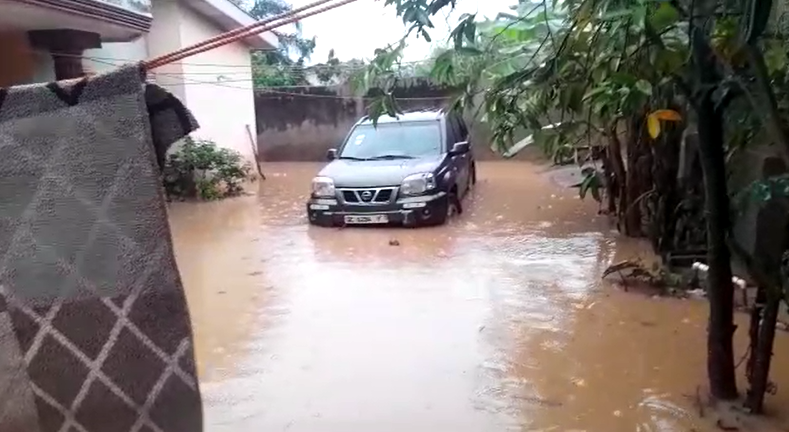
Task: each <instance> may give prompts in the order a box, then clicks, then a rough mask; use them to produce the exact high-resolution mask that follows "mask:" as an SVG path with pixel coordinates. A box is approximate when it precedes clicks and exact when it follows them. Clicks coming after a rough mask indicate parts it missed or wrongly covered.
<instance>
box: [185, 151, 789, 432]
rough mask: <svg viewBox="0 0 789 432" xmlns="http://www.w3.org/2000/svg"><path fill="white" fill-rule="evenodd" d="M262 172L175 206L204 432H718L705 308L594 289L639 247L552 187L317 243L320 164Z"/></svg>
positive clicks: (491, 182) (493, 175)
mask: <svg viewBox="0 0 789 432" xmlns="http://www.w3.org/2000/svg"><path fill="white" fill-rule="evenodd" d="M264 169H265V171H266V173H267V175H268V178H269V179H268V180H267V181H265V182H262V183H260V184H259V185H256V186H255V187H256V188H258V187H259V188H258V189H259V190H258V193H257V194H256V195H255V196H249V197H243V198H238V199H232V200H226V201H223V202H217V203H209V204H175V205H173V206H172V207H171V215H170V217H171V221H172V226H173V235H174V237H175V246H176V255H177V259H178V264H179V267H180V270H181V273H182V274H183V278H184V282H185V286H186V290H187V296H188V300H189V305H190V310H191V313H192V320H193V322H194V325H195V336H196V346H197V360H198V366H199V373H200V378H201V382H202V389H203V395H204V401H205V419H206V424H207V429H206V430H207V431H210V432H214V431H233V432H247V431H249V432H260V431H310V432H322V431H327V432H329V431H330V432H356V431H358V432H372V431H375V432H386V431H398V432H400V431H409V432H439V431H452V432H472V431H473V432H495V431H520V430H529V431H595V432H596V431H599V432H616V431H707V430H712V429H711V428H709V426H708V425H707V424H706V423H705V420H702V419H699V416H698V414H699V413H698V408H696V407H695V406H694V398H695V394H696V392H697V390H696V389H697V386H698V385H700V384H703V383H704V377H705V369H704V368H705V348H704V346H705V345H704V344H705V342H704V341H705V324H706V308H705V305H704V303H702V302H696V301H689V300H675V299H654V298H649V297H647V296H643V295H634V294H628V293H624V292H621V291H620V290H618V289H617V288H615V287H612V286H610V285H608V284H606V283H603V282H601V281H600V275H601V272H602V271H603V269H605V267H606V266H607V265H608V264H610V263H611V262H612V261H613V260H617V259H620V258H621V257H622V256H630V255H631V254H632V253H633V250H634V248H633V245H632V244H628V243H626V242H623V241H617V238H616V235H615V234H614V233H613V232H612V231H611V229H610V227H609V226H608V224H607V222H606V221H605V220H604V219H602V218H600V217H598V216H597V215H596V210H597V206H596V205H595V204H594V203H593V202H581V201H579V200H578V199H577V198H576V193H577V192H576V191H575V190H573V189H567V188H560V187H558V186H557V181H555V180H556V178H557V177H556V175H555V174H554V175H551V174H546V173H544V172H542V171H543V170H544V169H543V168H540V167H537V166H535V165H531V164H528V163H516V162H490V163H484V164H480V167H479V169H480V172H479V178H480V181H479V183H478V186H477V188H476V189H475V191H474V192H473V196H471V197H470V199H469V200H468V201H467V203H466V212H465V213H464V214H463V215H462V216H461V217H460V218H459V219H457V220H456V221H455V222H454V223H452V224H450V225H447V226H444V227H439V228H426V229H418V230H408V229H350V228H349V229H342V230H340V229H325V228H316V227H308V226H307V223H306V218H305V214H304V213H305V211H304V204H303V203H304V199H305V196H306V193H307V190H308V186H309V181H310V179H311V177H312V176H313V175H314V173H315V172H316V171H317V169H318V165H313V164H276V165H268V166H265V167H264ZM395 239H396V240H397V241H398V242H399V246H392V245H390V240H395ZM740 324H741V329H742V328H744V325H745V322H744V320H741V323H740ZM738 333H739V334H740V335H739V336H740V339H741V338H742V336H744V333H745V332H744V331H743V330H740V331H739V332H738ZM786 339H787V338H786V335H784V334H780V335H779V340H778V341H777V342H778V347H777V349H776V358H777V359H784V360H782V361H783V362H785V359H787V358H789V344H787V340H786ZM743 342H744V341H742V340H738V356H739V355H740V354H741V353H742V352H743V345H744V344H743ZM775 369H776V370H775V373H774V374H773V375H774V381H776V383H777V384H778V387H779V392H778V395H777V396H771V397H769V399H768V409H769V410H771V411H772V412H773V413H774V414H776V415H777V416H778V421H779V423H783V424H789V422H787V420H786V419H785V418H783V417H782V415H781V414H780V413H779V412H778V410H777V409H776V407H779V406H783V407H786V406H789V403H787V402H789V398H787V396H786V395H787V393H789V390H785V389H784V388H782V384H783V383H789V370H787V368H783V367H782V366H781V365H776V366H775ZM741 388H743V386H742V385H741Z"/></svg>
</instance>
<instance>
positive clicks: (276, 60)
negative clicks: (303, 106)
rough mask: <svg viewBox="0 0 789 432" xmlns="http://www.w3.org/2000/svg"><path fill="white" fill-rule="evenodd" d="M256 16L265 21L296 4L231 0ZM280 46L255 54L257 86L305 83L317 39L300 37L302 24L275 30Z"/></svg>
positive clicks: (253, 73) (253, 70) (265, 0)
mask: <svg viewBox="0 0 789 432" xmlns="http://www.w3.org/2000/svg"><path fill="white" fill-rule="evenodd" d="M231 1H233V3H235V4H236V5H237V6H238V7H240V8H241V9H244V10H245V11H246V12H247V13H249V14H250V15H251V16H252V17H253V18H255V19H258V20H262V19H266V18H271V17H273V16H276V15H280V14H283V13H285V12H290V11H291V10H293V7H292V6H291V5H290V4H289V3H287V2H285V1H284V0H231ZM274 34H276V35H277V38H278V39H279V47H278V48H277V49H276V50H272V51H255V52H253V53H252V80H253V83H254V86H255V87H275V86H290V85H304V84H306V81H305V78H304V62H305V61H306V60H309V58H310V56H311V55H312V52H313V51H314V50H315V38H314V37H313V38H310V39H306V38H303V37H302V36H301V25H300V23H298V22H297V23H296V33H282V32H274Z"/></svg>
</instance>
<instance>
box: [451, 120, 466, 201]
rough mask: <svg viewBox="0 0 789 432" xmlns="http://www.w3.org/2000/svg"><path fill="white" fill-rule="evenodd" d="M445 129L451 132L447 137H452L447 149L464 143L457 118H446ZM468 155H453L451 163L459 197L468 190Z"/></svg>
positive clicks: (464, 138)
mask: <svg viewBox="0 0 789 432" xmlns="http://www.w3.org/2000/svg"><path fill="white" fill-rule="evenodd" d="M447 129H448V130H449V131H451V135H450V134H449V133H448V134H447V137H448V138H449V137H450V136H451V137H452V140H451V141H449V142H450V143H451V144H449V148H452V145H453V144H455V143H456V142H461V141H465V140H466V137H465V136H464V134H463V130H462V128H461V124H460V122H459V121H458V117H457V116H455V115H449V116H447ZM469 155H470V153H465V154H461V155H455V156H454V157H453V160H452V163H453V164H454V168H455V170H456V173H457V184H458V192H459V193H460V195H461V196H462V195H464V194H465V193H466V192H467V191H468V189H469V186H470V185H469V181H470V175H469V173H470V169H469V166H470V165H471V164H470V159H469Z"/></svg>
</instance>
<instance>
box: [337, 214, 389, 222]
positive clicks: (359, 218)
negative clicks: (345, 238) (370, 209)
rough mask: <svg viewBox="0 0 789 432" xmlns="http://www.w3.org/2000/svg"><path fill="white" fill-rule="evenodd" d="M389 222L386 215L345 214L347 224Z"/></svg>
mask: <svg viewBox="0 0 789 432" xmlns="http://www.w3.org/2000/svg"><path fill="white" fill-rule="evenodd" d="M388 222H389V217H388V216H387V215H348V216H345V223H347V224H385V223H388Z"/></svg>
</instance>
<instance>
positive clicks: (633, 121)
mask: <svg viewBox="0 0 789 432" xmlns="http://www.w3.org/2000/svg"><path fill="white" fill-rule="evenodd" d="M644 121H646V119H645V118H644V116H643V115H641V113H636V114H633V115H631V116H630V118H629V119H628V121H627V123H628V124H627V149H626V152H627V190H625V194H626V195H627V204H628V205H627V208H623V209H622V210H621V211H622V212H624V224H625V233H626V234H627V235H628V236H630V237H641V236H642V235H643V232H642V230H641V206H640V205H639V203H638V200H639V199H640V198H641V195H642V194H643V193H644V192H646V189H644V188H643V183H644V182H643V180H644V178H643V177H644V176H647V175H649V174H650V173H649V172H643V171H642V170H639V169H638V168H639V167H640V165H642V164H641V157H642V156H643V149H642V148H641V146H642V138H643V133H642V130H643V127H642V124H641V123H642V122H644Z"/></svg>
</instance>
